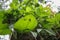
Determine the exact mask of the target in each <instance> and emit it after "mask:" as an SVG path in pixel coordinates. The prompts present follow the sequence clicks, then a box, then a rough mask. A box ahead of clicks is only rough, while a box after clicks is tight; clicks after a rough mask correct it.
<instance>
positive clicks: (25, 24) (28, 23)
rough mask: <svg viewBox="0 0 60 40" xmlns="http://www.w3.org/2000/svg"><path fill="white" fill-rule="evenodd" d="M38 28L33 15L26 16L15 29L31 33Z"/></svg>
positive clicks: (18, 22)
mask: <svg viewBox="0 0 60 40" xmlns="http://www.w3.org/2000/svg"><path fill="white" fill-rule="evenodd" d="M36 26H37V20H36V18H35V17H34V16H33V15H26V16H25V17H22V18H20V19H19V20H18V21H17V22H16V23H15V24H14V28H15V29H16V30H19V31H20V32H29V31H31V30H33V29H34V28H35V27H36Z"/></svg>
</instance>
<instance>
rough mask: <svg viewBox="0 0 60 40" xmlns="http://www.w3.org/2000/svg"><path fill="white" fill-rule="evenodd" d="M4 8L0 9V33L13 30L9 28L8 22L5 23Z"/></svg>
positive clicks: (3, 33) (7, 32) (8, 32)
mask: <svg viewBox="0 0 60 40" xmlns="http://www.w3.org/2000/svg"><path fill="white" fill-rule="evenodd" d="M4 12H5V11H4V10H2V11H0V35H5V34H10V33H11V30H9V28H8V24H7V23H3V20H4Z"/></svg>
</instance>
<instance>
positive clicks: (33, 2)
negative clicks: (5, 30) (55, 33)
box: [0, 0, 60, 33]
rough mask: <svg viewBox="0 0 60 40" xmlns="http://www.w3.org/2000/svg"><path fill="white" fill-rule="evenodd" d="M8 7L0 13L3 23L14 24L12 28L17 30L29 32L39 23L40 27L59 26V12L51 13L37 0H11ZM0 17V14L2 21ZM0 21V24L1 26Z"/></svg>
mask: <svg viewBox="0 0 60 40" xmlns="http://www.w3.org/2000/svg"><path fill="white" fill-rule="evenodd" d="M10 7H11V8H10V9H9V10H7V11H5V12H4V13H3V12H0V13H1V14H3V15H4V17H5V18H3V21H4V23H7V24H8V25H10V24H14V29H16V30H17V31H18V32H21V31H22V32H26V31H28V32H29V31H30V30H33V29H34V28H35V26H36V27H38V26H39V24H40V25H41V26H42V27H40V29H41V28H42V29H47V30H52V28H53V29H55V28H58V27H60V25H59V24H60V13H57V14H54V15H53V13H52V11H51V9H50V8H49V7H43V6H42V5H40V4H39V3H38V0H23V1H21V2H20V1H18V0H13V2H12V3H11V4H10ZM1 14H0V15H1ZM1 18H2V15H1V17H0V21H1V22H2V19H1ZM29 21H30V22H29ZM1 22H0V25H1V27H3V24H2V23H1ZM27 26H28V27H27ZM4 27H5V24H4ZM6 27H7V26H6ZM26 27H27V28H28V29H27V28H26ZM48 32H49V31H48ZM0 33H1V32H0ZM49 33H50V32H49Z"/></svg>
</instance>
